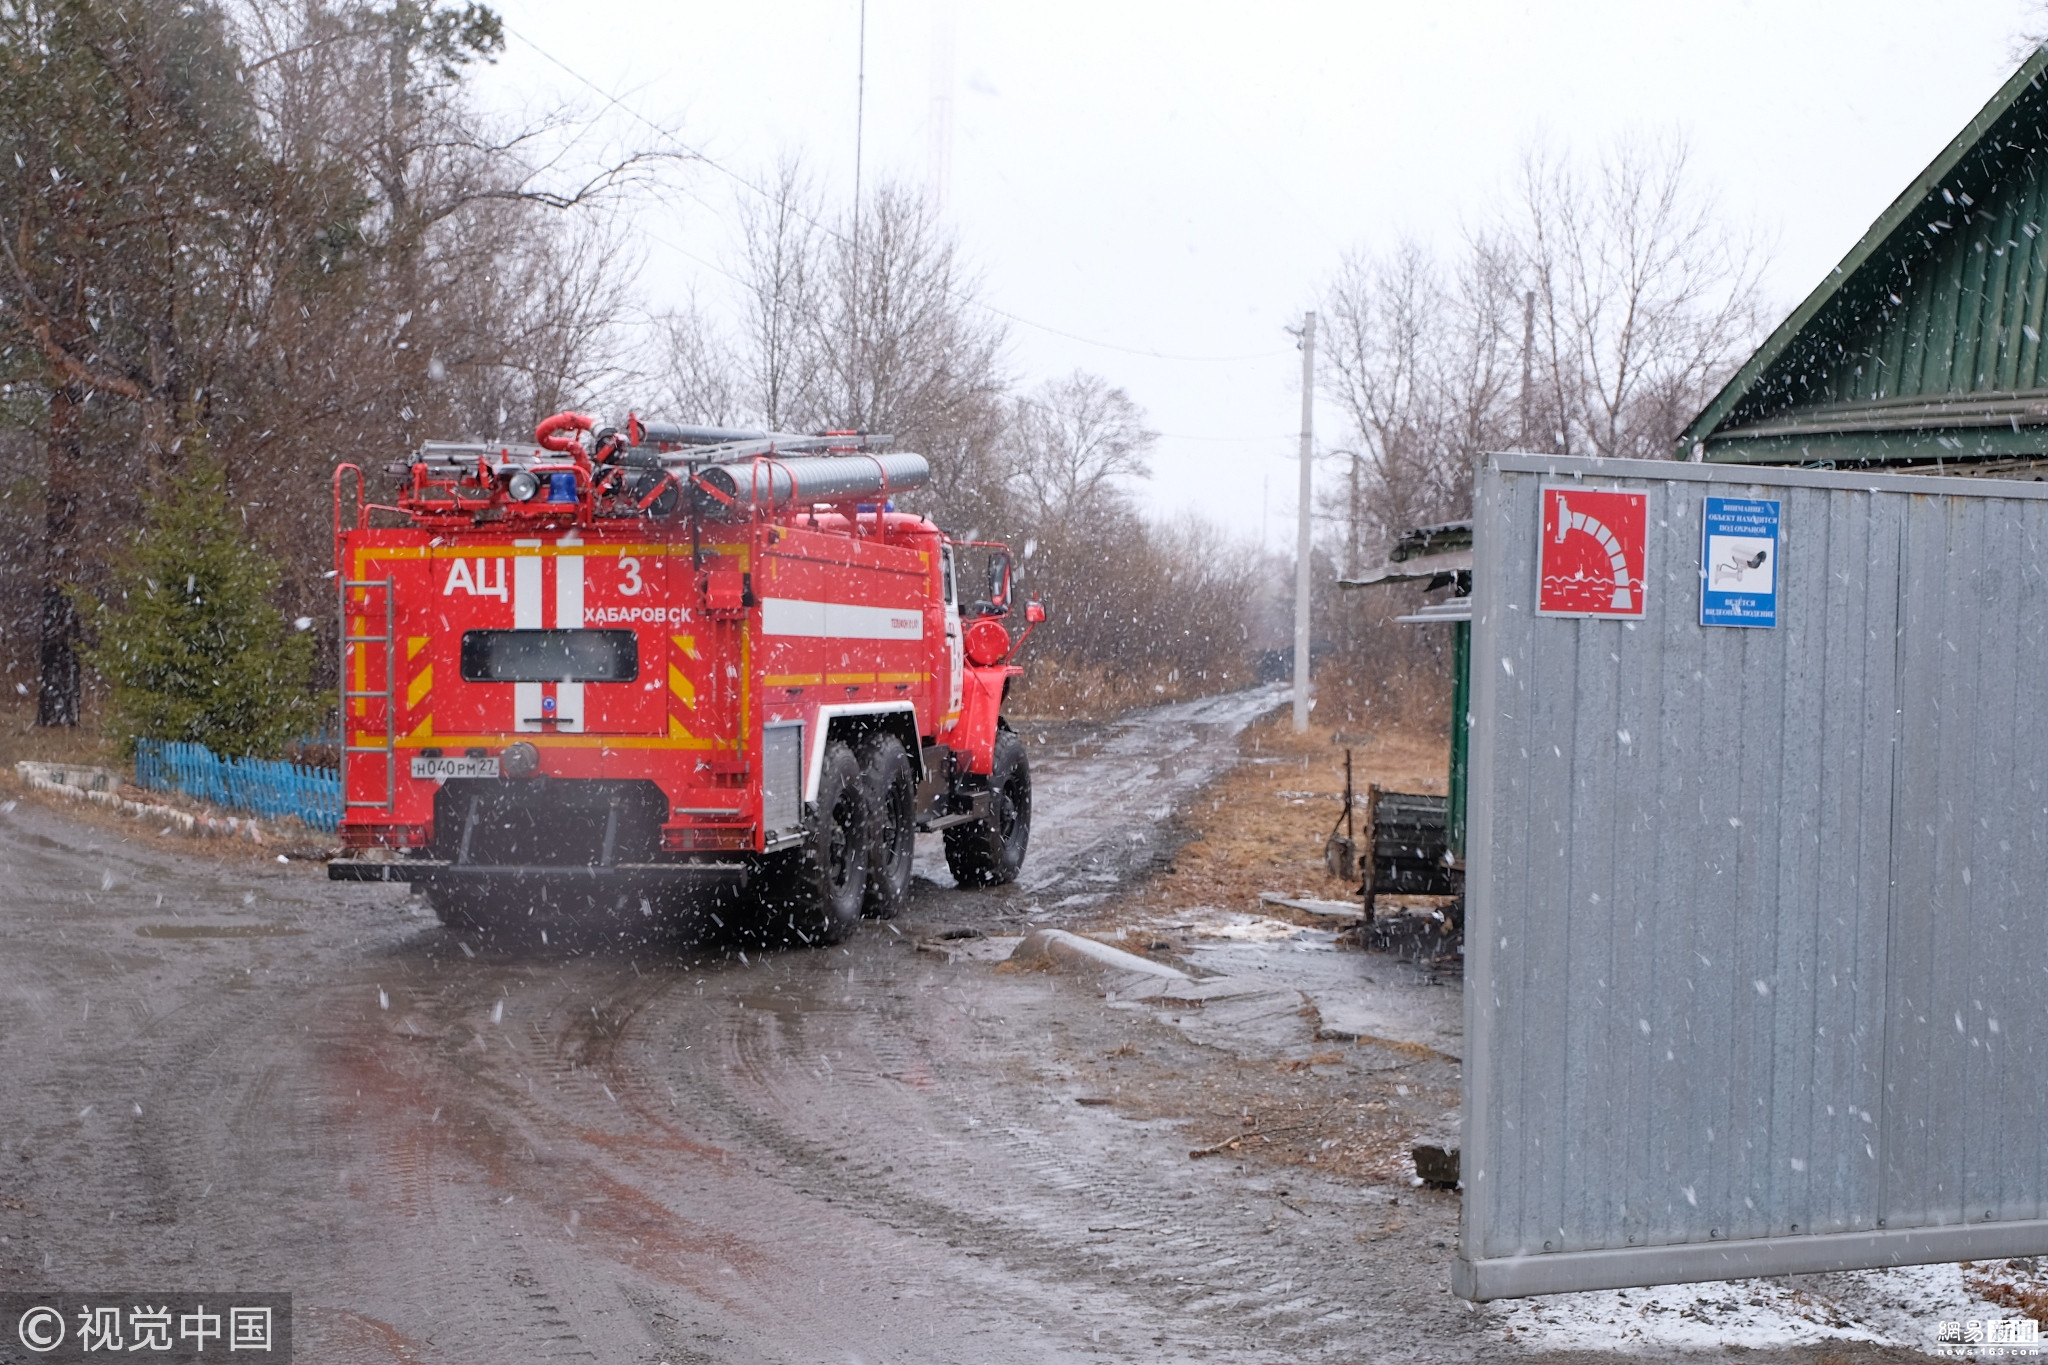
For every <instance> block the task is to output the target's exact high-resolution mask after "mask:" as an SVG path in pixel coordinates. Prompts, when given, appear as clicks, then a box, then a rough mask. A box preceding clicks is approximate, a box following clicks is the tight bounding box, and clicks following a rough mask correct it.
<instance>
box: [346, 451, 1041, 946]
mask: <svg viewBox="0 0 2048 1365" xmlns="http://www.w3.org/2000/svg"><path fill="white" fill-rule="evenodd" d="M536 440H537V443H536V444H535V445H534V446H531V447H528V446H511V445H484V444H452V443H450V444H443V443H429V444H428V445H426V446H425V447H423V448H422V449H421V450H420V451H419V452H417V454H416V455H415V456H414V457H413V458H412V459H411V460H409V461H407V462H404V463H400V464H394V465H391V466H388V467H387V470H386V472H387V474H389V475H390V476H391V477H392V478H393V479H394V480H395V481H396V483H397V485H398V487H397V491H396V496H395V497H394V498H393V500H392V501H390V502H388V503H373V502H371V501H369V499H368V497H367V495H366V493H365V487H364V475H363V472H362V471H361V470H360V469H359V468H358V467H356V466H354V465H343V466H341V467H340V468H339V469H337V470H336V473H335V485H334V488H335V555H336V559H335V566H336V571H337V572H336V577H337V580H338V583H339V593H340V602H341V632H342V636H341V638H342V655H341V658H342V683H341V707H342V719H343V731H344V744H343V750H344V752H343V757H342V761H343V781H344V787H345V799H346V809H345V813H344V817H343V820H342V824H341V839H342V844H343V850H344V851H343V856H341V857H339V858H336V859H335V860H333V861H332V862H330V863H329V865H328V873H329V875H330V876H331V877H334V878H336V879H339V880H374V881H404V882H409V883H411V884H412V885H413V887H414V888H415V889H416V890H418V891H420V892H422V893H424V894H425V896H426V897H427V898H428V900H429V901H430V902H431V903H432V904H433V906H434V908H435V909H436V911H437V912H438V913H439V914H440V915H441V917H442V919H443V920H444V921H446V922H448V923H450V924H453V925H458V926H464V927H488V926H490V925H492V924H494V923H502V922H504V921H505V920H507V919H508V918H511V917H519V918H525V917H527V916H531V915H535V914H540V913H543V912H545V913H546V914H548V915H549V916H550V917H553V916H557V915H562V914H569V915H579V916H580V915H583V914H587V913H590V912H596V913H600V914H610V915H616V916H625V917H627V918H628V919H629V921H630V920H631V919H637V918H639V917H642V916H645V917H650V918H651V917H656V916H660V917H663V918H674V917H676V916H677V915H679V914H688V913H702V914H705V915H708V916H710V917H711V918H712V919H713V920H714V921H715V922H716V923H717V924H719V925H722V926H724V927H726V928H728V929H735V930H740V931H745V932H750V933H756V934H759V933H763V932H766V933H773V934H774V935H776V936H777V937H781V938H787V939H791V940H794V941H797V942H808V943H829V942H833V941H835V940H837V939H838V938H840V937H842V936H843V935H844V934H845V933H846V932H847V931H848V930H849V929H851V928H852V927H853V925H854V924H855V923H857V922H858V919H859V917H860V916H861V915H862V914H863V913H865V914H869V915H875V916H888V915H892V914H894V913H895V912H896V911H897V909H899V908H900V907H901V906H902V904H903V902H904V900H905V898H906V897H907V896H908V894H909V890H910V878H911V863H912V856H913V848H914V839H915V835H916V833H917V832H919V831H932V830H937V831H943V832H944V835H945V848H946V860H947V863H948V865H949V866H950V868H951V870H952V872H953V875H954V877H955V879H956V880H958V881H959V882H960V883H962V884H963V885H994V884H999V883H1003V882H1008V881H1010V880H1012V879H1014V878H1015V877H1016V876H1017V873H1018V870H1019V868H1020V867H1021V866H1022V863H1023V859H1024V855H1025V850H1026V847H1027V845H1028V843H1029V839H1030V831H1031V775H1030V767H1029V764H1028V762H1027V760H1026V757H1025V753H1024V746H1023V744H1022V742H1021V741H1020V740H1019V738H1018V737H1017V735H1016V734H1015V732H1013V731H1012V730H1011V729H1010V728H1009V726H1008V724H1007V722H1006V721H1005V720H1004V718H1003V715H1002V705H1003V701H1004V698H1005V696H1006V695H1007V692H1008V689H1009V684H1010V680H1011V679H1012V678H1014V677H1016V676H1018V675H1019V674H1021V673H1022V671H1023V670H1022V669H1021V668H1019V667H1018V666H1017V665H1016V664H1015V663H1014V662H1013V661H1014V658H1015V656H1016V652H1017V648H1018V646H1019V645H1021V644H1022V643H1023V637H1024V636H1028V635H1029V634H1030V629H1031V627H1032V626H1033V625H1035V624H1036V623H1037V622H1038V621H1041V620H1043V619H1044V612H1043V609H1042V608H1041V607H1040V606H1039V605H1038V604H1037V603H1036V602H1032V603H1029V604H1028V605H1026V607H1025V610H1024V616H1025V618H1026V625H1025V628H1024V630H1023V631H1022V632H1021V633H1020V634H1019V635H1018V636H1017V637H1016V638H1013V637H1012V634H1011V631H1010V628H1009V624H1008V622H1009V619H1010V617H1011V615H1012V610H1013V597H1014V584H1013V579H1014V567H1013V561H1012V560H1011V557H1010V555H1009V552H1008V551H1007V549H1005V548H1004V547H1003V546H1001V545H997V544H989V543H965V542H958V541H955V540H953V539H951V538H950V537H948V536H947V535H946V534H945V533H944V532H943V531H941V530H940V529H939V528H938V527H937V526H936V525H934V524H933V523H932V522H930V521H929V520H927V519H925V518H923V517H920V516H916V515H913V514H910V513H907V512H901V511H897V510H895V507H894V502H893V498H894V497H895V496H896V495H897V494H899V493H902V492H905V491H908V490H911V489H914V488H916V487H918V486H920V485H921V484H923V483H924V482H926V481H927V479H928V478H929V466H928V465H927V463H926V462H925V460H924V458H923V457H922V456H919V455H913V454H908V453H902V452H888V453H879V452H878V451H877V449H876V448H877V447H879V446H882V445H884V444H885V443H886V438H874V437H870V438H862V437H858V436H853V435H847V434H836V433H835V434H825V435H807V436H790V435H782V434H777V433H769V432H745V431H729V430H714V429H705V428H689V427H680V426H675V425H671V424H661V423H646V422H642V421H640V420H639V419H637V418H631V417H629V418H628V419H627V420H626V421H625V422H623V423H620V424H618V425H617V426H615V427H602V428H600V427H599V426H598V424H597V423H596V422H594V421H593V420H592V419H591V418H589V417H587V416H584V415H581V414H576V413H563V414H558V415H557V416H554V417H550V418H549V419H547V420H546V421H544V422H542V423H541V424H540V427H539V429H538V431H537V432H536ZM963 584H965V585H969V592H968V594H967V598H966V600H963V597H962V592H961V589H962V586H963Z"/></svg>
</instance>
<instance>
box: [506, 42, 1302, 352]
mask: <svg viewBox="0 0 2048 1365" xmlns="http://www.w3.org/2000/svg"><path fill="white" fill-rule="evenodd" d="M505 32H506V34H508V35H509V36H511V37H513V38H517V39H518V40H519V41H520V42H522V43H524V44H525V45H526V46H527V47H529V48H531V49H532V50H533V51H534V52H536V53H538V54H539V55H540V56H541V57H542V59H544V60H545V61H547V62H548V63H550V64H551V65H553V66H556V67H558V68H560V69H561V70H562V72H563V73H565V74H566V75H568V76H569V77H570V78H571V79H572V80H574V81H576V82H577V83H578V84H579V85H582V86H583V87H584V88H586V89H588V90H590V91H591V92H592V93H593V94H595V95H597V96H598V98H600V99H602V100H603V101H604V102H605V103H606V104H609V105H611V106H612V107H613V108H615V109H618V110H620V111H622V112H623V113H625V114H626V115H628V116H629V117H631V118H633V119H635V120H637V121H638V122H640V123H643V124H645V125H646V126H647V127H648V128H649V129H651V130H653V131H654V133H656V134H657V135H658V136H660V137H662V138H664V139H666V140H667V141H669V142H670V143H672V144H674V145H675V146H676V147H678V148H680V149H681V150H682V151H683V152H685V153H687V154H688V155H689V157H690V158H691V159H692V160H696V161H701V162H703V163H704V164H705V165H706V166H709V167H710V168H711V169H712V170H714V171H717V172H718V173H719V174H720V175H723V176H725V177H726V178H727V179H729V180H731V181H732V182H733V183H734V184H736V185H739V186H740V187H741V188H743V189H746V190H749V191H751V192H752V193H754V194H757V195H759V196H761V198H763V199H765V200H767V201H769V202H770V203H773V202H775V195H774V194H773V193H772V192H771V191H769V190H766V189H764V188H762V187H761V186H760V185H757V184H755V183H754V182H753V181H752V180H749V179H748V178H747V177H746V176H744V175H742V174H740V173H739V172H738V171H736V170H733V169H732V168H731V167H729V166H726V165H724V164H723V163H722V162H719V161H718V160H716V159H715V158H713V157H712V156H711V155H710V154H709V153H707V152H705V151H704V150H703V149H702V148H701V147H693V146H691V145H690V144H689V143H687V142H685V141H683V140H682V138H680V137H678V136H677V135H676V134H675V133H673V132H671V131H670V130H669V129H667V128H664V127H662V126H661V125H660V124H658V123H656V122H655V121H654V120H653V119H650V118H648V117H647V116H646V115H645V114H643V113H641V112H640V111H639V110H637V109H635V108H633V107H632V106H631V105H629V104H627V103H626V102H625V101H624V100H621V99H620V98H619V97H618V96H616V95H613V94H611V93H610V92H609V91H607V90H605V89H604V88H603V87H602V86H600V85H598V84H597V82H595V81H593V80H591V79H590V78H589V77H588V76H585V75H584V74H583V73H582V72H580V71H578V70H576V69H575V68H574V67H572V66H570V65H569V64H568V63H567V62H565V61H563V60H562V59H561V58H560V57H557V56H556V55H555V54H554V53H552V52H550V51H548V50H547V49H546V48H544V47H542V46H541V45H540V44H539V43H536V42H534V41H533V40H532V39H531V38H528V37H527V36H526V35H525V34H523V33H521V32H519V31H518V30H517V29H515V28H513V27H512V26H511V25H509V24H507V25H505ZM692 197H693V198H694V197H695V196H692ZM698 202H699V203H702V202H703V201H702V200H699V201H698ZM705 207H706V208H709V207H710V205H708V204H707V205H705ZM789 207H790V208H791V210H792V211H793V212H794V213H795V214H796V215H797V216H798V217H799V218H802V219H803V220H804V221H805V222H807V223H809V224H810V225H811V226H812V227H814V228H816V229H818V230H819V231H820V232H823V233H825V234H826V235H827V236H829V237H832V238H834V239H835V240H838V241H840V242H842V243H843V242H845V241H846V236H845V234H844V233H842V232H840V231H839V230H838V229H837V228H835V227H833V226H832V225H831V224H829V223H825V222H822V221H820V220H819V219H816V218H813V217H812V216H811V215H810V214H808V213H805V212H804V211H803V210H802V209H801V208H798V207H796V206H795V205H790V206H789ZM858 211H859V205H858V204H856V205H855V212H858ZM648 235H649V236H653V235H654V234H652V233H650V234H648ZM656 240H657V241H659V240H661V239H660V238H656ZM671 245H672V244H671ZM682 254H683V255H685V256H690V259H692V260H695V261H698V262H699V263H700V264H701V263H704V262H703V259H702V258H701V257H698V256H693V255H691V253H689V252H687V251H685V252H683V253H682ZM712 268H713V269H718V267H715V266H714V267H712ZM719 273H720V274H722V275H725V276H726V277H727V278H728V279H734V280H737V278H738V277H737V276H734V275H733V274H732V273H731V272H730V271H726V270H719ZM740 283H744V281H740ZM947 292H948V293H949V294H951V295H952V296H953V297H954V298H956V299H958V300H959V301H960V302H962V303H965V304H969V305H972V306H973V307H976V308H980V309H982V310H983V311H985V312H989V313H993V314H995V315H996V316H997V317H1000V318H1006V319H1008V320H1009V321H1011V322H1014V323H1017V324H1018V325H1020V326H1023V327H1029V328H1032V329H1033V330H1034V331H1040V332H1045V333H1047V334H1048V335H1050V336H1056V337H1061V338H1064V339H1065V340H1067V341H1075V342H1079V343H1080V344H1081V345H1083V346H1094V347H1097V348H1099V349H1101V350H1105V351H1116V352H1118V353H1120V354H1122V355H1134V356H1143V357H1145V358H1147V359H1150V360H1172V361H1178V362H1183V363H1188V364H1204V365H1221V364H1239V363H1242V362H1245V361H1250V360H1270V359H1272V358H1273V357H1274V356H1280V355H1285V354H1287V352H1286V351H1285V350H1277V351H1254V352H1250V353H1247V354H1244V355H1180V354H1175V353H1174V352H1171V351H1155V350H1150V349H1147V348H1145V347H1142V346H1123V345H1119V344H1118V343H1116V342H1114V341H1101V340H1098V339H1096V338H1094V337H1089V336H1083V335H1081V334H1080V333H1078V332H1069V331H1067V330H1065V329H1064V328H1060V327H1054V326H1052V325H1050V324H1048V323H1043V322H1038V321H1036V320H1034V319H1032V318H1027V317H1025V316H1024V315H1023V314H1021V313H1013V312H1011V311H1010V310H1009V309H1007V308H998V307H996V306H995V305H994V304H992V303H989V302H987V301H985V300H983V299H978V298H975V297H974V296H973V295H971V294H963V293H961V292H960V291H958V290H956V289H949V290H947Z"/></svg>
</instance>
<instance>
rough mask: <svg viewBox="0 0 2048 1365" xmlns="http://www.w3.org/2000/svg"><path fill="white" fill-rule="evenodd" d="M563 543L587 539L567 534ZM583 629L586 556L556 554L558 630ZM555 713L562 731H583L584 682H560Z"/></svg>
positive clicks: (558, 726)
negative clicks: (584, 565) (584, 561)
mask: <svg viewBox="0 0 2048 1365" xmlns="http://www.w3.org/2000/svg"><path fill="white" fill-rule="evenodd" d="M556 543H557V544H559V545H581V544H582V543H583V538H582V537H581V536H578V535H574V534H571V535H566V536H563V537H562V538H561V540H559V541H557V542H556ZM582 628H583V556H582V555H576V554H567V555H557V556H555V629H556V630H581V629H582ZM555 715H556V716H557V717H559V718H560V719H559V720H558V721H557V723H556V725H555V729H556V731H557V732H559V733H562V734H580V733H581V732H582V730H583V684H582V683H572V682H565V683H557V684H556V685H555Z"/></svg>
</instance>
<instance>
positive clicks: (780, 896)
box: [762, 740, 870, 947]
mask: <svg viewBox="0 0 2048 1365" xmlns="http://www.w3.org/2000/svg"><path fill="white" fill-rule="evenodd" d="M817 809H818V818H817V824H816V826H815V827H814V828H813V829H812V831H811V838H810V842H809V844H808V846H807V847H805V848H804V849H803V850H801V851H800V852H797V853H794V854H783V855H780V856H779V857H778V858H777V860H776V866H775V867H774V868H773V869H772V870H771V871H770V873H769V876H768V877H767V879H766V884H765V885H764V887H763V901H764V902H765V904H764V905H763V907H762V908H763V910H764V912H765V919H766V927H767V928H768V930H769V931H770V934H771V935H772V936H775V937H786V938H787V939H789V940H790V941H792V942H795V943H802V944H809V945H811V946H814V947H816V946H822V945H824V944H828V943H837V942H839V941H840V940H841V939H843V938H845V937H846V936H847V935H848V934H849V933H851V932H853V929H854V927H855V926H856V925H858V924H859V923H860V907H861V900H862V898H863V897H864V896H865V895H866V893H867V885H868V859H869V856H870V850H869V838H868V825H869V820H868V801H867V787H866V784H865V783H863V782H862V781H861V771H860V761H859V760H858V759H856V758H855V757H854V756H853V750H851V749H849V748H847V747H846V745H844V744H842V743H840V742H839V741H837V740H834V741H833V742H832V743H830V744H827V745H826V746H825V758H824V762H823V763H822V764H821V765H820V766H819V769H818V808H817Z"/></svg>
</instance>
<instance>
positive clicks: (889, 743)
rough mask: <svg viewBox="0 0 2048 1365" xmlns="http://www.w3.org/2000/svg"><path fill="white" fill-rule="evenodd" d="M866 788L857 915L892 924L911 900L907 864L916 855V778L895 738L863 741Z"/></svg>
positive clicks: (863, 766)
mask: <svg viewBox="0 0 2048 1365" xmlns="http://www.w3.org/2000/svg"><path fill="white" fill-rule="evenodd" d="M861 779H862V781H864V782H865V783H866V784H867V803H868V890H867V899H866V900H865V901H864V902H863V903H862V905H861V912H862V913H863V914H866V915H870V916H873V917H874V918H876V919H894V918H895V917H896V912H897V911H899V910H901V909H902V908H903V906H904V904H905V903H906V902H907V901H909V899H910V864H911V860H912V858H913V857H914V856H915V854H916V852H917V776H916V774H914V773H913V772H911V770H910V756H909V755H908V754H906V753H904V752H903V741H902V740H900V739H898V738H896V736H894V735H877V736H875V737H874V738H873V739H871V740H869V741H868V744H867V746H866V751H865V753H864V754H863V761H862V763H861Z"/></svg>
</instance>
